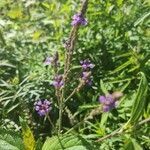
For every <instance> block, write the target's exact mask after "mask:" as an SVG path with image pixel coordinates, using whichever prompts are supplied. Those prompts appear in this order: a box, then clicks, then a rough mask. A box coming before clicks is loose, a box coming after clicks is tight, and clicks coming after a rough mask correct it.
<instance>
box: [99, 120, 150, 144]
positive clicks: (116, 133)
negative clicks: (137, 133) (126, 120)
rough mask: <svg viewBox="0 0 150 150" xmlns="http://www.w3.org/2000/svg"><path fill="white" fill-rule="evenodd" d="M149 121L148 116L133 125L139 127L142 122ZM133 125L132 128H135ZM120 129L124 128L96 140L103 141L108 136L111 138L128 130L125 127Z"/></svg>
mask: <svg viewBox="0 0 150 150" xmlns="http://www.w3.org/2000/svg"><path fill="white" fill-rule="evenodd" d="M149 121H150V118H147V119H145V120H142V121H140V122H138V123H137V124H136V125H135V126H133V127H135V128H137V127H139V126H141V125H142V124H144V123H147V122H149ZM133 127H131V128H133ZM120 129H122V128H119V129H117V130H115V131H113V132H112V133H111V134H108V135H106V136H104V137H102V138H100V139H98V140H96V142H101V141H103V140H105V139H107V138H111V137H114V136H117V135H120V134H123V133H124V131H126V130H127V129H126V130H125V129H124V130H120Z"/></svg>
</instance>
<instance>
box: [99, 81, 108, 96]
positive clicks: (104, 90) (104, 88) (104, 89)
mask: <svg viewBox="0 0 150 150" xmlns="http://www.w3.org/2000/svg"><path fill="white" fill-rule="evenodd" d="M100 86H101V90H102V92H103V93H104V94H105V95H106V94H108V90H107V89H106V86H105V85H104V82H103V80H100Z"/></svg>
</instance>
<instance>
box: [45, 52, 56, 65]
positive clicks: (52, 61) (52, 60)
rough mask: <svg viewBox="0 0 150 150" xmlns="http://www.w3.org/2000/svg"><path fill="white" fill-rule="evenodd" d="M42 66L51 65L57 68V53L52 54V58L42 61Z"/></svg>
mask: <svg viewBox="0 0 150 150" xmlns="http://www.w3.org/2000/svg"><path fill="white" fill-rule="evenodd" d="M44 64H45V65H46V66H47V65H52V66H54V67H57V66H58V65H59V56H58V52H56V53H55V54H54V56H52V57H47V58H46V59H45V61H44Z"/></svg>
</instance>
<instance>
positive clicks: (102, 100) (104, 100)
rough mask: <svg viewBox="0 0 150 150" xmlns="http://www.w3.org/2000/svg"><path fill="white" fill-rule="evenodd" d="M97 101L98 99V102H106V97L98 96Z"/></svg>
mask: <svg viewBox="0 0 150 150" xmlns="http://www.w3.org/2000/svg"><path fill="white" fill-rule="evenodd" d="M99 101H100V103H102V104H105V102H106V97H105V96H100V97H99Z"/></svg>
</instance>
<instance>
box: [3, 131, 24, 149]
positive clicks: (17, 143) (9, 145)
mask: <svg viewBox="0 0 150 150" xmlns="http://www.w3.org/2000/svg"><path fill="white" fill-rule="evenodd" d="M0 133H1V134H0V150H24V146H23V140H22V139H21V137H20V136H19V135H18V134H17V133H16V132H9V131H6V130H4V129H0Z"/></svg>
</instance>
